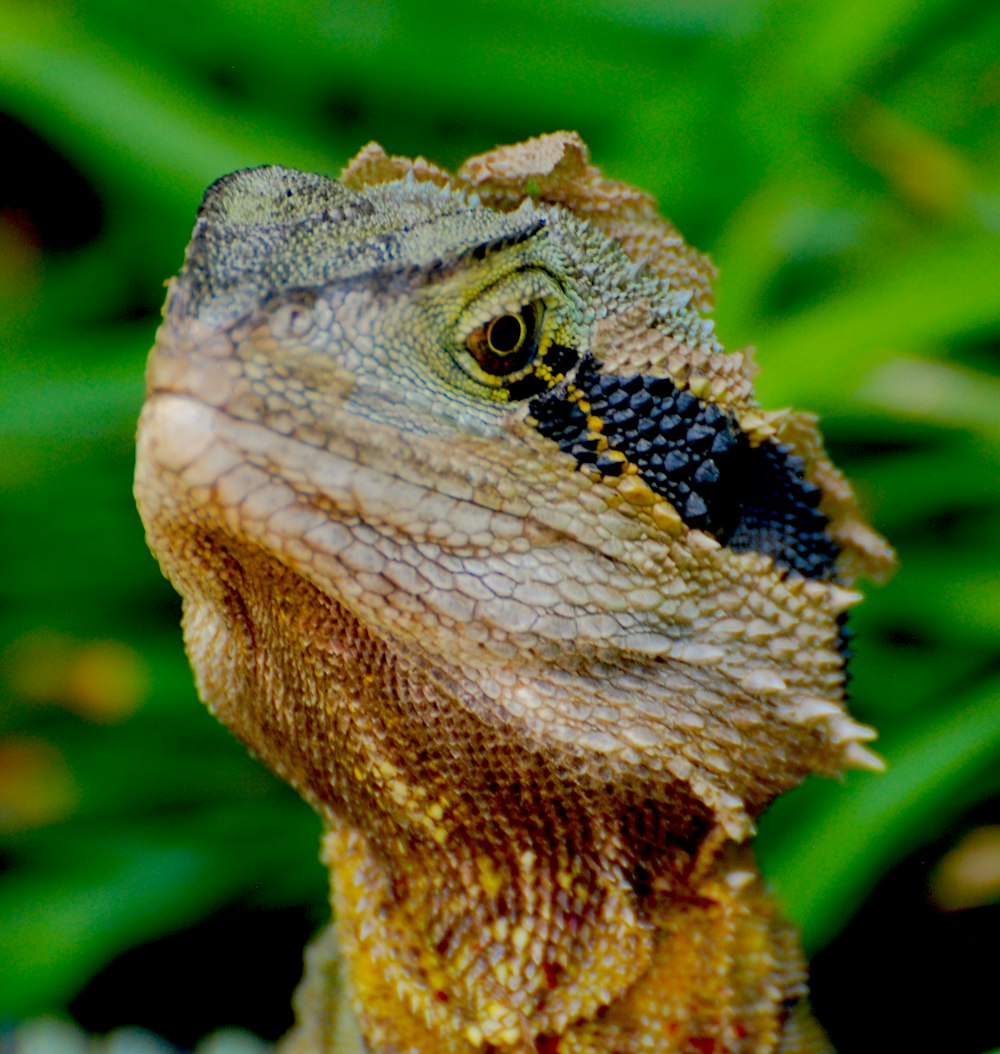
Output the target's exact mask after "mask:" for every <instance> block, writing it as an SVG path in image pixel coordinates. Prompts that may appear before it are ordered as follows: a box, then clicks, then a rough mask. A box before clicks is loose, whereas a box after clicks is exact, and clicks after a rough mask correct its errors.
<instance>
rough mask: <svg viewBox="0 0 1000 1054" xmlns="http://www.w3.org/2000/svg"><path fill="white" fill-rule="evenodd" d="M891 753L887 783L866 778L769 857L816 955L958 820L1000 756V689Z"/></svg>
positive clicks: (993, 684)
mask: <svg viewBox="0 0 1000 1054" xmlns="http://www.w3.org/2000/svg"><path fill="white" fill-rule="evenodd" d="M881 752H882V754H883V755H884V757H885V758H886V761H887V762H888V764H889V769H888V772H887V773H885V774H884V775H882V776H872V777H868V776H864V777H860V778H858V782H857V786H856V787H855V788H854V789H853V791H852V793H851V794H850V795H846V794H844V793H843V792H841V793H840V794H838V795H836V796H835V797H834V798H832V799H830V800H828V802H827V805H826V807H825V808H822V809H818V810H816V811H815V812H813V813H811V814H810V816H809V817H808V819H807V820H806V821H805V822H804V823H802V824H801V825H800V826H799V827H798V828H796V829H794V830H791V831H788V832H786V834H785V837H784V838H782V839H781V840H780V842H779V843H778V844H771V845H770V846H769V848H768V852H767V853H766V856H765V864H766V866H767V870H768V874H769V875H770V877H771V881H772V883H773V884H774V886H775V888H776V890H777V892H778V895H779V897H780V898H781V900H782V901H783V902H784V903H785V904H786V905H787V906H788V909H789V912H790V913H791V914H792V916H793V917H794V918H795V920H796V921H797V922H798V924H799V925H800V926H801V927H802V931H803V938H804V940H805V943H806V945H807V947H808V948H809V949H810V950H812V951H815V950H816V949H817V948H819V947H822V945H823V944H825V943H826V942H827V941H828V940H829V939H830V937H831V936H832V935H833V934H834V933H836V931H837V930H838V928H839V927H840V925H841V924H842V923H843V921H844V919H845V918H847V917H849V916H850V914H851V912H852V911H853V910H854V909H855V908H856V907H857V905H858V904H859V903H860V902H861V900H862V898H863V897H864V896H865V894H866V893H867V892H868V891H869V890H870V889H871V887H872V886H873V885H874V883H875V882H876V881H877V879H878V878H879V876H880V875H881V874H882V873H883V872H884V871H885V870H886V868H887V867H888V866H889V865H890V864H891V862H892V861H893V860H895V859H898V858H899V856H901V855H902V854H904V853H906V852H908V851H910V850H911V849H912V848H914V846H916V845H917V844H919V842H920V841H921V840H923V839H925V838H927V837H928V836H929V835H930V834H931V833H932V832H933V831H934V830H935V829H940V827H941V826H942V825H943V824H944V823H946V822H947V820H948V819H949V818H951V817H953V816H954V815H955V814H956V812H958V811H959V810H960V809H961V808H962V807H963V806H964V805H965V804H966V803H967V801H968V799H967V796H966V793H967V789H968V787H969V785H970V784H971V783H972V781H973V779H974V777H975V776H976V775H977V774H978V773H981V772H982V771H983V770H984V769H985V768H986V767H989V766H991V765H994V764H995V763H996V758H997V757H998V756H1000V680H997V679H994V680H991V681H988V682H986V683H985V684H984V685H982V686H981V687H977V688H976V689H975V690H974V691H973V692H971V693H970V694H969V695H967V696H966V697H965V698H963V699H961V700H959V701H958V703H956V704H955V705H954V706H953V707H951V708H950V710H949V712H947V713H945V714H942V715H939V716H937V718H936V719H935V720H933V721H930V722H926V721H925V722H924V723H922V725H921V726H919V727H915V728H913V729H912V730H911V731H909V732H908V733H907V734H905V735H901V736H899V737H898V738H897V739H896V740H895V741H893V742H890V743H887V744H885V745H884V746H883V747H882V748H881Z"/></svg>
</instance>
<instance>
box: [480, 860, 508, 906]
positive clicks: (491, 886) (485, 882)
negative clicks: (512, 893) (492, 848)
mask: <svg viewBox="0 0 1000 1054" xmlns="http://www.w3.org/2000/svg"><path fill="white" fill-rule="evenodd" d="M476 866H477V867H478V868H479V881H480V882H481V883H482V886H483V890H484V891H485V892H486V895H487V896H488V897H495V896H496V895H497V894H498V893H499V892H500V890H501V889H502V888H503V876H502V875H501V874H500V872H499V871H497V869H496V868H495V867H494V866H493V861H492V860H490V858H489V857H488V856H480V857H479V858H478V859H477V860H476Z"/></svg>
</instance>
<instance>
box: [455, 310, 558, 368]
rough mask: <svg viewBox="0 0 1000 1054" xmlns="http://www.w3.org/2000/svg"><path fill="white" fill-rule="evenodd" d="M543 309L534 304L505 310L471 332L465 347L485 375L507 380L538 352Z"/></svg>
mask: <svg viewBox="0 0 1000 1054" xmlns="http://www.w3.org/2000/svg"><path fill="white" fill-rule="evenodd" d="M541 318H542V308H541V304H540V303H538V302H537V301H535V302H532V303H530V304H525V305H524V307H522V308H521V310H520V311H517V312H513V311H508V312H505V313H504V314H502V315H497V316H496V318H492V319H490V321H489V322H487V323H486V325H484V326H480V327H479V328H478V329H476V330H473V332H472V333H470V334H469V336H468V337H467V338H466V341H465V346H466V348H467V349H468V350H469V353H470V354H471V355H472V357H473V358H474V359H475V360H476V362H478V363H479V365H480V367H481V368H482V370H483V371H484V372H485V373H489V374H491V375H493V376H496V377H506V376H507V375H508V374H511V373H514V372H515V371H516V370H520V369H523V368H524V367H525V366H527V365H528V363H529V362H531V360H532V359H533V358H534V357H535V355H536V354H537V353H538V334H539V331H540V329H541V325H540V323H541Z"/></svg>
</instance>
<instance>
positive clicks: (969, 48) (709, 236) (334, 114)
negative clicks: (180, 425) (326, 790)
mask: <svg viewBox="0 0 1000 1054" xmlns="http://www.w3.org/2000/svg"><path fill="white" fill-rule="evenodd" d="M998 53H1000V8H998V7H997V6H996V5H995V4H994V3H991V2H989V0H979V2H975V0H881V2H880V3H878V4H870V3H867V2H864V3H863V2H861V0H838V2H834V0H770V2H767V0H731V2H728V3H726V2H722V0H711V2H709V0H704V2H695V0H683V2H674V3H668V4H660V3H656V2H654V0H632V2H631V3H628V4H626V3H618V2H616V0H596V2H592V3H586V2H585V0H554V2H552V3H549V4H547V5H537V6H536V5H532V4H529V3H527V2H526V0H513V2H505V3H500V2H499V0H488V2H486V3H483V4H479V5H465V4H459V3H457V2H455V0H444V2H440V3H438V4H435V5H429V4H422V3H420V2H418V0H396V2H394V3H393V2H388V0H368V2H364V3H357V4H336V3H335V2H334V0H298V2H295V0H285V2H283V3H279V2H275V0H269V2H266V3H265V2H263V0H252V2H244V3H237V2H235V0H178V2H176V3H175V4H173V5H171V7H170V9H169V12H168V11H166V10H165V9H164V8H162V6H157V5H142V4H135V3H133V2H131V0H78V2H77V3H75V4H74V3H66V4H58V5H56V4H52V5H42V4H37V3H32V2H30V0H7V2H6V3H5V4H4V6H3V10H2V11H0V109H2V111H3V112H6V114H8V115H9V117H10V119H9V120H8V121H7V122H6V123H5V124H4V125H2V127H3V129H4V134H5V137H6V138H7V139H8V142H9V143H11V144H13V145H14V146H15V147H16V156H14V157H12V156H11V154H7V156H8V161H7V166H6V171H5V175H4V177H3V178H4V180H5V183H4V199H3V202H2V203H0V208H2V210H3V211H0V342H2V351H3V354H2V360H0V491H2V494H3V515H2V517H0V552H2V553H3V554H4V564H3V574H2V576H0V700H2V704H0V705H2V709H0V853H2V854H3V855H2V860H3V862H4V863H5V864H6V865H7V866H6V870H5V873H4V874H2V875H0V1023H2V1021H3V1018H4V1016H5V1015H6V1016H8V1017H10V1018H23V1017H26V1016H31V1015H36V1014H39V1013H48V1012H59V1011H60V1009H61V1008H63V1007H64V1006H65V1004H66V1002H67V1001H68V1000H69V999H71V998H72V997H73V996H74V995H75V994H76V993H78V992H79V991H80V989H81V988H82V987H83V986H84V985H85V984H86V983H87V982H88V980H89V979H90V978H91V977H93V975H94V974H95V973H96V972H97V971H99V970H100V969H101V968H102V967H103V966H104V965H105V964H106V963H108V962H109V961H111V960H112V959H113V958H114V957H115V956H116V955H117V954H119V953H121V952H123V951H125V950H126V949H128V948H131V947H134V946H136V945H137V944H140V943H142V942H144V941H148V940H151V939H152V938H154V937H157V936H159V935H162V934H165V933H168V932H171V931H173V930H176V929H178V928H180V927H185V926H189V925H191V924H193V923H195V922H196V921H197V920H199V919H201V918H203V917H204V916H206V915H207V914H209V913H211V912H213V911H215V910H217V909H219V908H220V907H221V906H223V905H225V904H230V903H233V902H239V903H242V904H244V905H246V904H257V905H261V904H270V905H276V904H294V903H308V904H310V905H312V906H313V909H314V910H315V912H316V917H317V919H318V918H320V917H321V912H322V907H321V905H322V903H323V899H324V888H323V877H322V875H321V873H320V871H319V868H318V865H317V864H316V862H315V856H316V837H317V834H318V830H317V825H316V823H315V821H314V819H313V818H312V817H311V816H310V815H309V813H308V812H307V811H306V810H305V808H304V806H302V805H301V804H300V803H299V802H298V801H297V800H296V799H294V796H292V795H291V794H290V793H289V792H287V791H286V790H285V789H284V788H282V787H280V786H279V785H278V784H277V783H276V782H275V781H273V780H272V779H271V778H270V777H269V776H267V775H266V774H265V773H264V772H262V770H260V769H259V767H257V766H256V765H255V764H254V763H253V762H251V761H250V760H249V759H247V758H245V757H244V755H243V752H242V750H241V748H240V747H239V746H238V745H236V744H235V743H234V742H232V741H231V740H230V738H229V737H228V736H227V735H226V734H225V733H223V732H222V731H221V730H220V729H218V728H217V727H216V726H215V724H214V722H213V720H212V719H211V718H210V717H209V716H208V715H207V714H206V713H205V712H204V711H203V709H202V707H201V706H200V705H199V704H198V702H197V700H196V698H195V694H194V690H193V687H192V686H191V683H190V676H189V672H188V671H187V668H186V666H185V663H184V659H183V655H182V652H181V644H180V636H179V631H178V628H177V621H178V615H179V607H178V604H177V603H176V601H175V599H174V598H173V595H172V593H171V591H170V589H169V588H168V587H167V585H166V584H165V583H164V582H163V580H162V579H161V578H160V576H159V574H158V572H157V569H156V567H155V565H154V564H153V562H152V560H151V559H150V557H149V556H148V554H147V553H146V551H145V548H144V544H143V540H142V533H141V527H140V524H139V522H138V519H137V517H136V515H135V512H134V509H133V507H132V504H131V496H130V476H131V458H132V453H131V446H132V438H133V429H134V421H135V417H136V415H137V413H138V409H139V406H140V403H141V400H142V371H143V362H144V357H145V353H146V349H147V348H148V346H149V344H150V343H151V340H152V336H153V332H154V329H155V325H156V314H155V313H156V311H157V310H158V307H159V302H160V299H161V297H162V282H163V279H164V278H165V277H167V276H168V275H170V274H171V273H173V272H174V271H176V269H177V266H178V264H179V261H180V258H181V253H182V250H183V247H184V244H185V242H186V240H187V237H188V234H189V231H190V227H191V223H192V220H193V216H194V212H195V209H196V207H197V204H198V201H199V198H200V194H201V192H202V190H203V188H204V187H205V186H206V185H207V184H208V183H209V182H211V181H212V180H213V179H214V178H216V177H217V176H219V175H220V174H222V173H224V172H227V171H230V170H232V169H235V168H239V167H243V166H248V165H254V164H259V163H264V162H271V161H273V162H281V163H283V164H288V165H294V166H299V167H305V168H312V169H317V170H321V171H327V172H331V173H335V172H336V171H337V170H338V169H339V168H340V166H341V165H342V164H343V163H344V162H345V161H346V160H347V158H348V157H349V156H350V155H351V154H353V153H354V151H355V150H356V149H357V148H358V147H360V146H361V145H362V144H363V143H364V142H366V141H367V140H368V139H370V138H377V139H379V140H380V141H381V142H382V143H383V145H385V146H386V148H387V149H389V150H390V151H391V152H396V153H422V154H425V155H427V156H429V157H431V158H432V159H434V160H437V161H439V162H442V163H444V164H446V165H447V164H454V163H456V162H458V161H459V160H460V159H461V158H462V157H464V156H465V155H467V154H468V153H471V152H476V151H479V150H482V149H485V148H488V147H490V146H492V145H494V143H496V142H510V141H514V140H516V139H520V138H524V137H527V136H529V135H532V134H537V133H538V132H540V131H546V130H552V129H555V128H562V127H569V128H576V129H578V130H579V131H580V132H581V134H582V135H583V136H584V138H585V139H586V140H587V141H588V142H589V144H590V146H591V148H592V152H593V155H594V158H595V160H596V161H597V163H598V164H600V165H601V167H602V168H603V169H604V170H605V171H606V172H608V173H609V174H611V175H613V176H615V177H618V178H621V179H625V180H628V181H631V182H634V183H636V184H637V185H639V186H642V187H644V188H646V189H648V190H650V191H652V192H653V193H654V194H656V196H657V197H658V199H659V200H660V202H661V203H662V205H663V208H664V210H665V212H666V213H667V214H668V215H669V216H670V217H671V218H672V219H673V220H674V221H675V222H676V223H677V224H678V225H679V226H680V228H681V229H682V230H683V231H685V233H686V234H687V235H688V237H689V238H690V239H691V240H692V241H693V242H694V243H695V244H698V245H699V246H700V247H701V248H704V249H708V250H709V251H710V252H711V253H712V255H713V256H714V258H715V260H716V262H717V263H718V265H719V267H720V271H721V278H720V282H719V307H718V312H717V317H718V327H719V331H720V334H721V336H722V338H723V340H724V341H725V342H726V344H727V345H728V346H730V347H738V346H740V345H741V344H745V343H750V342H752V343H754V344H755V345H756V346H757V347H758V348H759V349H760V351H759V355H758V358H759V361H760V363H761V365H762V367H763V373H762V376H761V379H760V385H759V391H760V395H761V398H762V400H763V401H764V402H765V404H766V405H770V406H772V407H773V406H778V405H784V404H794V405H797V406H804V407H809V408H812V409H815V410H817V411H819V412H820V413H822V414H823V416H824V428H825V431H826V434H827V436H828V439H829V441H830V445H831V447H832V448H833V450H834V453H835V456H836V457H837V459H838V461H839V462H840V463H842V464H843V466H844V467H845V468H846V469H847V471H848V473H849V475H851V477H852V478H853V479H854V480H855V481H856V483H857V486H858V488H859V490H860V492H861V494H862V495H863V498H864V501H865V504H866V507H867V508H868V510H869V512H870V513H871V516H872V518H873V521H874V522H875V524H876V525H877V526H878V527H879V528H880V529H881V530H883V531H884V532H885V533H886V534H887V535H888V536H889V537H890V539H891V540H892V541H893V542H894V544H896V545H897V547H898V549H899V552H900V557H901V571H900V572H899V574H898V576H897V578H896V580H895V581H893V582H892V583H891V584H890V585H889V586H888V587H887V588H885V589H884V590H873V591H872V595H871V599H870V600H869V601H868V603H866V604H865V605H864V606H863V607H862V609H861V610H860V611H859V613H858V615H857V617H856V619H855V623H854V624H855V626H856V628H857V630H858V644H857V649H858V651H859V657H858V659H857V661H856V678H855V681H854V691H853V698H854V703H853V705H854V709H855V712H856V713H857V714H858V715H859V716H860V717H861V719H863V720H865V721H867V722H869V723H871V724H874V725H876V726H877V727H879V728H880V729H881V730H882V732H883V737H882V740H881V744H880V749H881V750H882V752H883V753H884V755H885V756H886V758H887V760H888V761H889V765H890V769H889V772H888V774H887V775H885V776H882V777H876V776H873V775H868V774H852V775H850V776H849V777H848V778H847V780H846V782H845V783H844V784H842V785H840V784H831V783H821V782H818V781H814V782H813V783H810V784H809V785H807V786H806V787H805V788H803V789H802V790H801V791H799V792H796V793H795V794H793V795H789V796H788V797H787V798H786V799H783V800H782V801H781V802H779V803H778V805H777V806H776V807H775V808H774V809H773V810H772V812H771V813H770V814H769V815H768V817H766V818H765V821H764V824H763V832H762V839H761V856H762V859H763V861H764V863H765V865H766V866H767V868H768V870H769V873H770V874H771V876H772V880H773V883H774V885H775V886H776V887H777V889H778V890H779V891H780V893H781V894H782V895H783V896H784V897H785V899H786V902H787V904H788V908H789V912H790V913H791V914H792V915H793V917H794V918H795V919H796V920H797V922H798V923H799V924H800V925H801V926H802V927H803V931H804V934H805V939H806V943H807V946H808V947H809V949H810V950H813V951H815V950H817V949H819V948H820V947H821V946H823V945H824V944H825V943H827V942H829V941H830V940H831V939H832V938H834V937H835V936H836V935H837V934H838V932H840V931H841V930H842V928H843V927H844V925H845V924H846V922H847V921H848V920H849V918H850V917H851V915H852V913H853V912H854V911H855V910H856V909H857V908H858V907H859V905H861V904H862V903H863V902H864V901H865V899H866V898H867V897H869V896H870V895H871V894H872V891H873V890H874V889H875V888H876V885H877V883H878V882H879V880H880V878H881V877H882V876H883V875H884V874H885V873H886V872H887V871H889V870H890V869H891V868H892V867H893V866H894V865H896V864H897V863H898V862H899V861H900V860H902V859H904V858H905V857H907V856H909V855H911V854H914V853H916V852H918V851H923V852H928V851H929V850H928V849H927V847H929V846H934V847H935V849H934V852H935V853H936V854H940V853H941V852H943V851H946V850H948V849H949V848H951V847H952V846H953V845H955V844H957V843H958V841H959V839H960V837H961V836H962V835H963V834H964V833H966V832H967V831H968V829H969V827H970V826H971V825H972V824H973V823H974V820H973V819H970V817H981V816H983V815H986V813H984V812H983V810H984V809H986V808H987V807H988V806H987V805H986V804H984V803H990V802H996V800H997V796H998V792H1000V766H998V764H997V761H998V759H1000V680H998V679H997V661H996V660H997V655H998V653H1000V565H998V563H997V560H996V549H997V542H998V540H1000V376H998V370H997V365H998V359H997V351H998V343H997V341H998V337H1000V238H998V234H1000V125H998V121H997V109H998V101H1000V66H998V64H997V54H998ZM5 153H6V151H5ZM40 188H45V189H44V190H42V189H40ZM992 808H993V810H994V812H993V815H994V816H995V812H996V807H995V805H994V806H992ZM931 864H933V860H930V861H929V862H928V866H930V865H931ZM994 895H995V894H994ZM124 1020H127V1016H126V1018H125V1019H124ZM831 1027H832V1026H831ZM997 1039H998V1036H997V1034H996V1032H995V1031H994V1032H993V1033H992V1034H991V1035H988V1036H986V1037H985V1038H984V1039H981V1043H990V1044H993V1043H995V1042H996V1040H997ZM955 1049H956V1050H958V1047H956V1048H955ZM963 1049H968V1050H970V1051H972V1050H974V1049H976V1048H963ZM980 1049H981V1048H980Z"/></svg>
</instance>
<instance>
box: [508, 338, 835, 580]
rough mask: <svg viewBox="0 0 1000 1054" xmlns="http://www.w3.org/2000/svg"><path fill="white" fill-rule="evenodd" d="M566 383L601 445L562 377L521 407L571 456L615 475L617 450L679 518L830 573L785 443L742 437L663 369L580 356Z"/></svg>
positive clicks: (816, 517)
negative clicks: (604, 368)
mask: <svg viewBox="0 0 1000 1054" xmlns="http://www.w3.org/2000/svg"><path fill="white" fill-rule="evenodd" d="M572 386H573V387H574V388H575V389H577V390H578V391H579V392H580V394H581V395H582V396H583V398H584V399H586V401H587V403H588V404H589V407H590V415H591V416H592V417H595V418H598V419H599V420H600V422H601V430H600V435H601V436H603V438H604V439H605V440H606V441H607V449H606V450H604V451H603V452H602V451H601V447H602V446H603V445H604V444H602V442H601V439H600V438H598V437H597V436H596V435H595V434H594V433H592V431H591V429H590V427H589V424H588V419H587V418H588V415H587V414H586V413H584V412H583V411H582V410H581V409H580V407H579V405H578V404H577V403H576V402H574V401H573V400H572V399H570V398H569V397H568V390H567V386H566V385H557V386H556V387H554V388H551V389H550V390H548V391H547V392H545V393H543V394H541V395H539V396H538V397H537V398H534V399H533V400H532V401H531V403H530V404H529V409H530V411H531V414H532V416H533V417H534V418H535V420H536V422H537V428H538V431H539V432H540V433H541V434H542V435H543V436H546V437H548V438H549V439H552V440H554V441H555V442H556V443H558V444H559V448H560V450H563V451H565V452H567V453H569V454H572V455H573V457H574V458H576V460H577V462H578V463H579V464H580V465H585V464H590V465H594V466H595V467H596V468H597V469H598V470H599V471H600V472H602V473H604V474H606V475H620V474H621V473H622V472H623V471H624V469H625V465H626V463H627V462H625V461H622V460H621V459H620V456H621V455H624V457H625V458H627V460H628V461H630V462H632V463H633V464H634V465H635V466H636V467H637V468H638V469H639V474H640V476H641V477H642V479H643V480H644V481H645V482H646V483H647V484H648V485H649V486H650V488H651V489H652V490H654V491H655V492H656V493H657V494H661V495H662V496H663V497H664V498H666V499H667V500H668V501H669V502H670V503H671V505H673V506H674V508H675V509H676V510H677V512H678V514H679V515H680V517H681V519H682V520H683V521H684V522H685V523H686V524H687V525H688V526H689V527H692V528H698V529H699V530H703V531H706V532H708V533H709V534H711V535H713V536H714V537H715V538H716V539H718V541H719V542H721V543H722V544H723V545H727V546H729V547H730V548H731V549H734V550H736V551H737V552H744V551H746V550H753V551H755V552H760V553H766V554H767V555H768V556H771V557H773V558H774V559H775V560H777V561H778V562H779V563H782V564H784V565H785V566H787V567H789V568H791V569H792V570H793V571H797V572H798V573H799V574H801V575H804V576H805V577H807V578H829V577H831V575H832V573H833V566H834V561H835V560H836V557H837V552H838V549H837V546H836V544H835V543H834V541H833V540H832V539H831V538H830V536H829V534H828V533H827V519H826V517H825V516H824V515H823V514H822V513H821V512H819V510H818V508H817V505H818V504H819V499H820V493H819V488H818V487H816V486H815V485H814V484H812V483H809V482H808V481H807V480H806V479H805V478H804V476H803V464H802V459H801V458H799V457H797V456H796V455H794V454H792V453H790V451H789V449H788V448H787V447H784V446H782V445H780V444H778V443H772V442H763V443H761V444H760V445H759V446H756V447H754V446H751V445H750V441H749V439H748V438H747V436H746V434H745V433H744V432H743V431H742V430H741V429H740V427H739V425H738V424H737V422H736V420H735V419H734V418H733V417H732V416H731V415H730V414H727V413H726V412H725V411H724V410H722V409H720V408H719V407H718V406H716V405H715V404H714V403H710V402H703V401H702V400H701V399H698V398H697V397H696V396H694V395H692V394H691V393H690V392H688V391H681V390H679V389H678V388H677V386H676V385H675V384H674V383H673V381H671V380H670V379H669V378H666V377H649V376H646V375H644V374H633V375H631V376H627V377H621V376H618V375H616V374H612V373H602V372H601V370H600V368H599V367H598V364H597V362H596V361H595V360H594V359H593V358H592V357H591V356H589V355H588V356H585V357H584V358H583V360H582V361H581V362H580V366H579V369H578V370H577V372H576V374H575V376H574V377H573V378H572ZM610 451H617V452H618V454H619V457H615V456H609V453H610Z"/></svg>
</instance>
